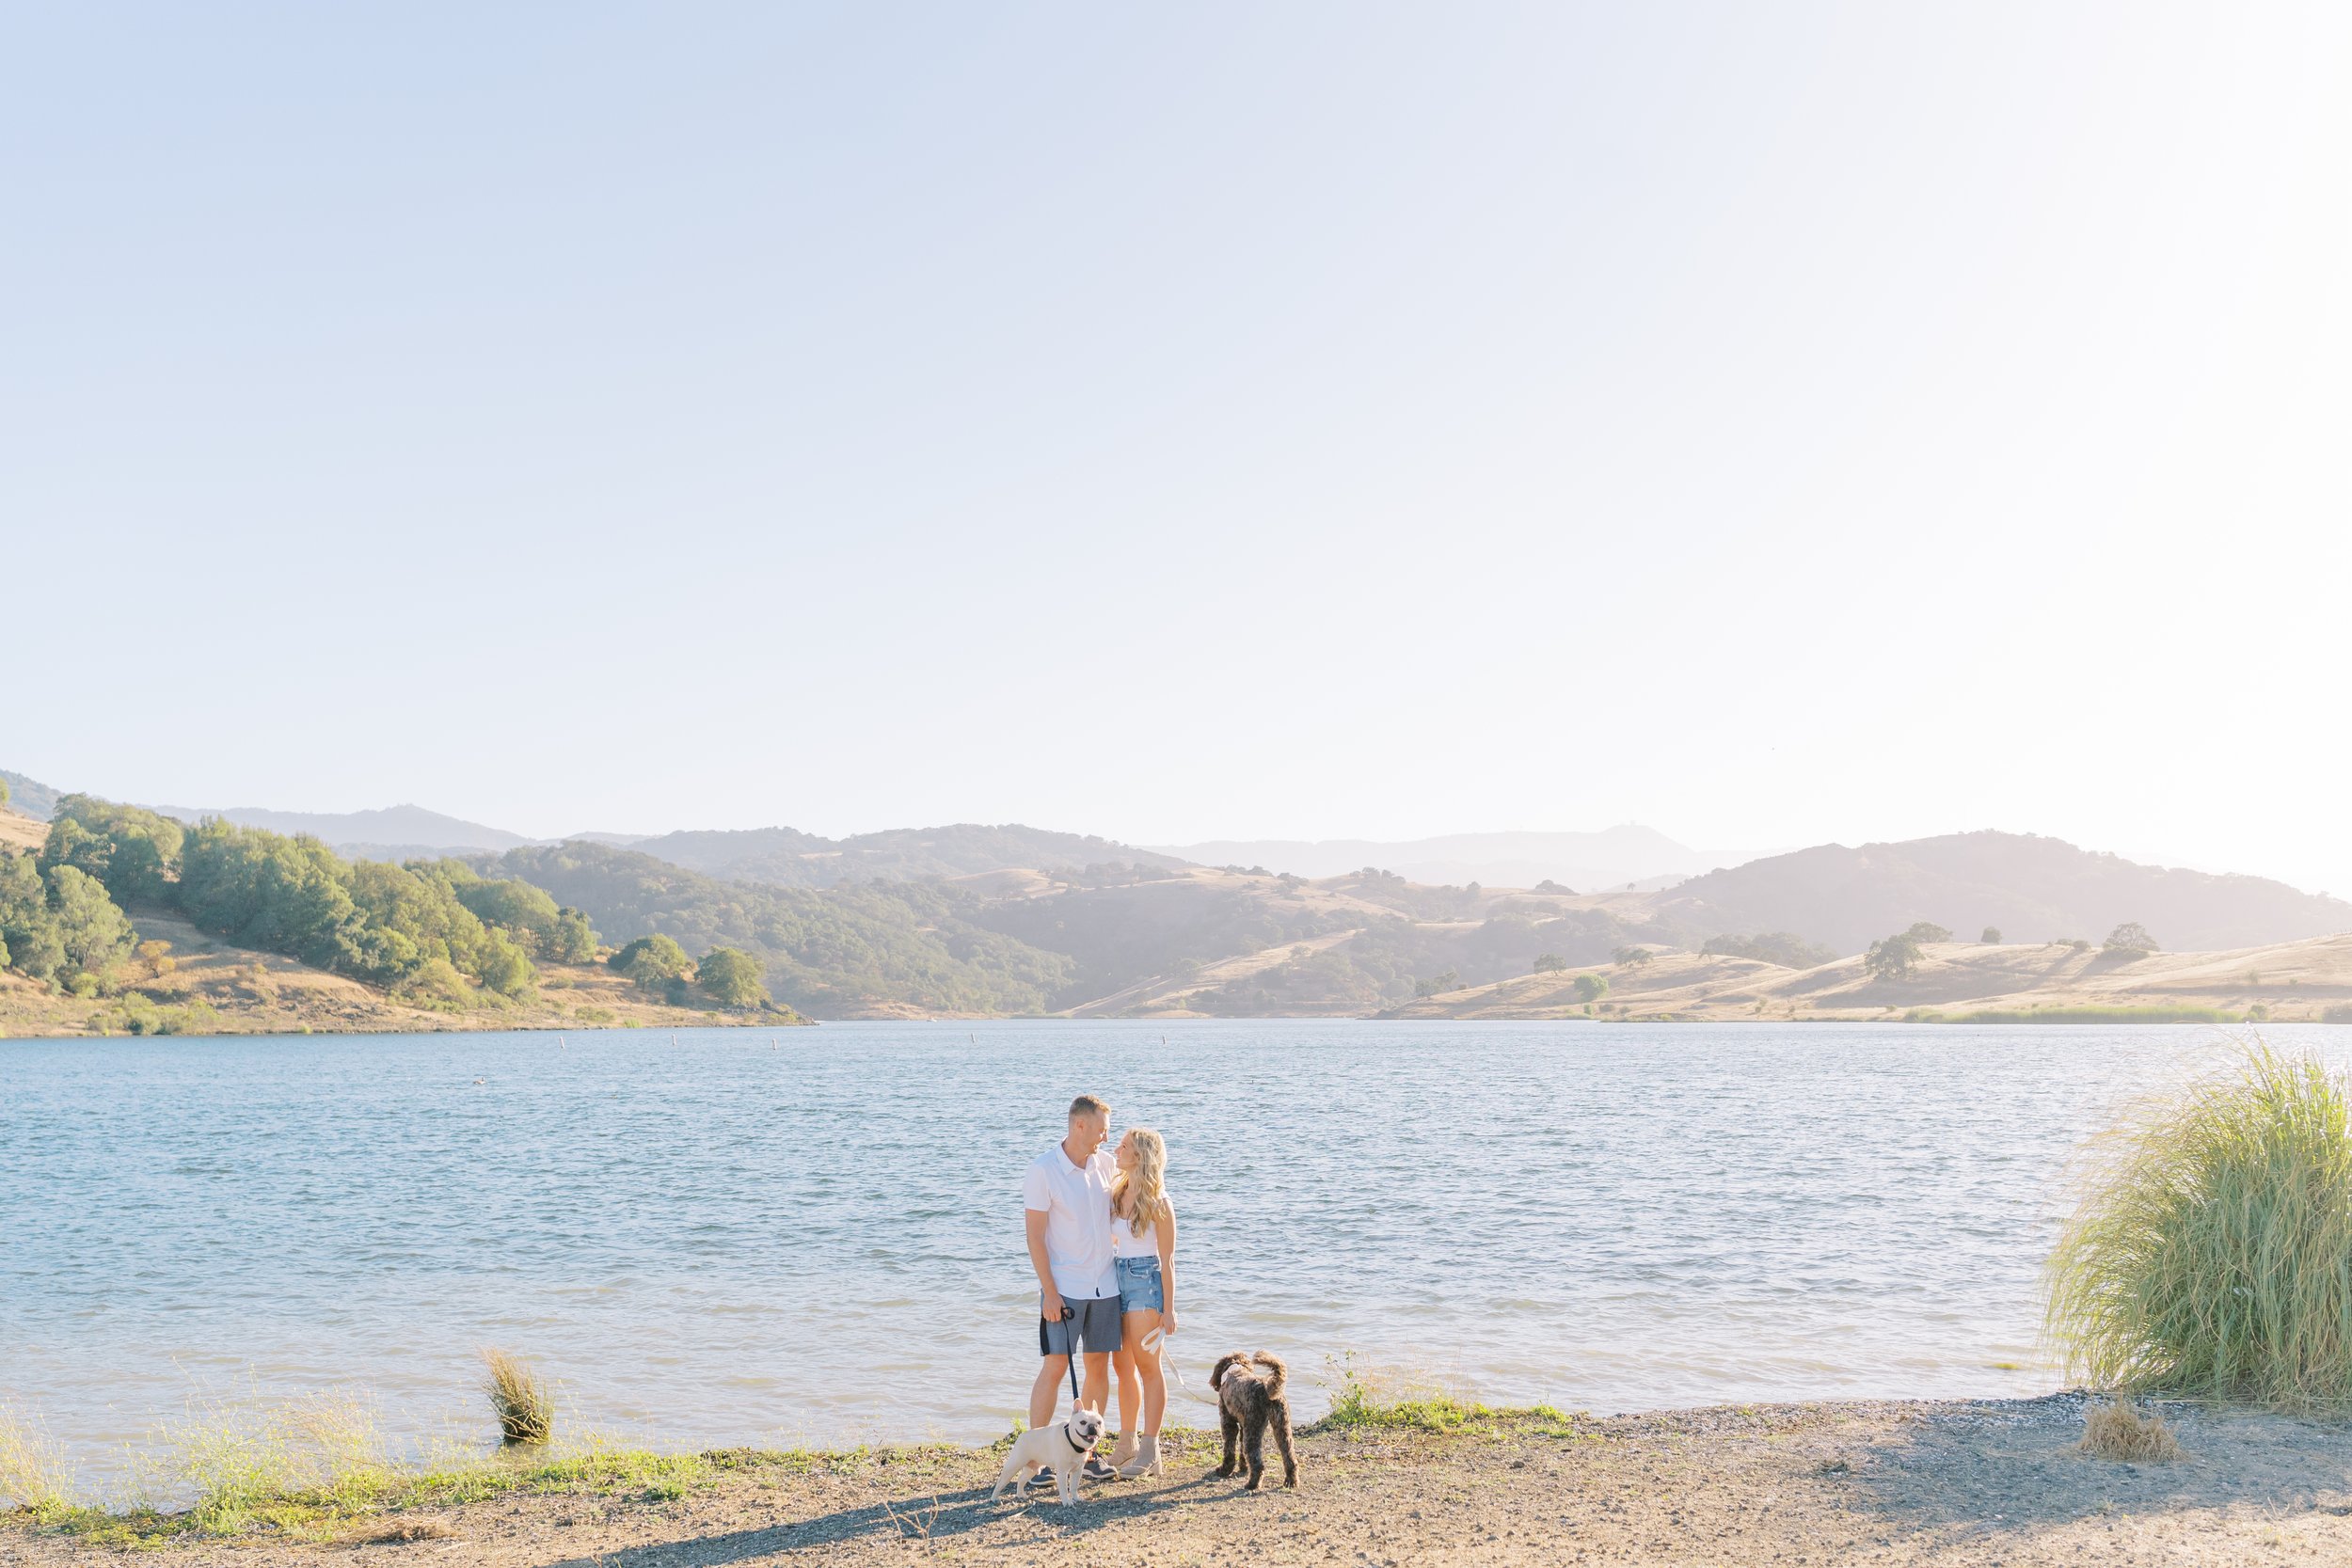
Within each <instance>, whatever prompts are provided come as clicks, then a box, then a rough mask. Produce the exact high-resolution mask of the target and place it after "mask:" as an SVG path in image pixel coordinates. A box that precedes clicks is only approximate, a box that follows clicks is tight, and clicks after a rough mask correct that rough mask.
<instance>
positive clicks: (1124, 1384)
mask: <svg viewBox="0 0 2352 1568" xmlns="http://www.w3.org/2000/svg"><path fill="white" fill-rule="evenodd" d="M1134 1315H1135V1314H1133V1313H1132V1312H1131V1313H1129V1314H1128V1316H1129V1317H1130V1318H1132V1317H1134ZM1137 1354H1138V1353H1137V1349H1136V1342H1135V1341H1134V1340H1133V1339H1130V1338H1127V1337H1126V1336H1125V1335H1124V1334H1121V1335H1120V1338H1119V1350H1118V1353H1117V1354H1114V1355H1113V1356H1112V1357H1111V1370H1113V1371H1115V1372H1117V1373H1118V1374H1119V1441H1118V1442H1117V1443H1116V1444H1114V1445H1113V1446H1112V1448H1111V1459H1110V1463H1111V1468H1112V1469H1114V1470H1116V1469H1117V1468H1119V1466H1120V1465H1124V1464H1126V1463H1127V1461H1129V1460H1130V1459H1133V1458H1134V1457H1135V1456H1136V1420H1137V1418H1140V1417H1142V1416H1143V1414H1144V1410H1145V1405H1144V1395H1143V1382H1142V1379H1141V1378H1140V1376H1139V1375H1138V1374H1137V1372H1136V1358H1137ZM1152 1370H1153V1371H1154V1372H1156V1371H1158V1370H1159V1365H1158V1363H1157V1361H1154V1362H1153V1363H1152ZM1153 1430H1154V1431H1156V1430H1157V1428H1154V1429H1153Z"/></svg>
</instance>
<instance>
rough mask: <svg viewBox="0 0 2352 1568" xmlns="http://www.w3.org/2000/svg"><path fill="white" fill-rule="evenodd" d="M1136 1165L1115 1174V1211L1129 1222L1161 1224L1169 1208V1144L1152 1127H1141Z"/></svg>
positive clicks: (1137, 1133) (1133, 1132)
mask: <svg viewBox="0 0 2352 1568" xmlns="http://www.w3.org/2000/svg"><path fill="white" fill-rule="evenodd" d="M1129 1136H1131V1137H1133V1138H1134V1139H1135V1140H1136V1168H1135V1169H1133V1170H1131V1171H1127V1170H1122V1171H1120V1173H1119V1174H1118V1175H1117V1176H1114V1177H1112V1178H1111V1212H1112V1213H1114V1214H1117V1215H1118V1216H1119V1217H1120V1219H1123V1220H1125V1221H1126V1222H1127V1223H1128V1224H1129V1225H1135V1226H1142V1225H1157V1224H1158V1223H1159V1221H1160V1216H1161V1215H1163V1214H1165V1213H1167V1212H1168V1187H1167V1184H1166V1181H1165V1178H1166V1177H1167V1175H1168V1144H1167V1141H1166V1140H1165V1139H1163V1138H1162V1137H1161V1136H1160V1135H1159V1134H1158V1133H1157V1132H1152V1129H1150V1128H1149V1127H1137V1128H1134V1129H1132V1130H1131V1131H1130V1132H1129Z"/></svg>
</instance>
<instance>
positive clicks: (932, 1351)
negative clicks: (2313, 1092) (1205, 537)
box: [0, 1021, 2347, 1474]
mask: <svg viewBox="0 0 2352 1568" xmlns="http://www.w3.org/2000/svg"><path fill="white" fill-rule="evenodd" d="M2346 1035H2347V1032H2346V1031H2343V1030H2328V1029H2319V1028H2303V1029H2296V1028H2273V1029H2272V1030H2270V1031H2269V1037H2270V1038H2271V1039H2272V1040H2273V1042H2274V1043H2279V1044H2285V1045H2294V1044H2298V1043H2306V1042H2334V1041H2342V1040H2344V1038H2345V1037H2346ZM2228 1050H2229V1042H2228V1041H2227V1040H2226V1039H2225V1038H2224V1037H2222V1036H2221V1035H2220V1034H2219V1033H2218V1032H2217V1031H2214V1030H2210V1029H2202V1028H2194V1027H2183V1028H2115V1029H2106V1028H2090V1027H2076V1028H2053V1029H2048V1030H2033V1029H2026V1028H1987V1029H1968V1028H1957V1027H1928V1026H1910V1027H1891V1026H1890V1027H1883V1028H1879V1027H1865V1026H1857V1025H1836V1024H1829V1025H1803V1024H1790V1025H1773V1024H1745V1025H1734V1026H1708V1025H1698V1024H1682V1025H1668V1026H1659V1025H1648V1026H1642V1025H1611V1024H1599V1023H1526V1024H1513V1023H1427V1022H1324V1021H1311V1022H1171V1023H1158V1022H1148V1023H1147V1022H989V1023H978V1024H964V1023H954V1024H947V1023H837V1024H827V1025H824V1026H822V1027H820V1028H816V1029H800V1030H788V1031H780V1032H778V1033H775V1034H773V1035H770V1034H767V1033H764V1032H757V1031H745V1030H709V1031H702V1032H693V1033H680V1034H678V1035H676V1036H675V1037H673V1036H671V1035H668V1034H666V1033H662V1034H657V1033H653V1032H649V1031H647V1032H640V1031H615V1032H609V1033H598V1034H583V1035H571V1036H567V1037H562V1038H561V1041H560V1043H559V1037H556V1036H552V1035H541V1034H528V1035H519V1034H518V1035H439V1036H422V1037H273V1038H228V1037H215V1038H196V1039H161V1040H135V1039H110V1040H79V1039H77V1040H36V1041H10V1042H0V1238H4V1242H0V1402H14V1403H15V1404H16V1405H17V1406H18V1407H19V1409H20V1411H21V1412H29V1413H30V1414H32V1415H34V1416H36V1417H38V1418H40V1420H41V1421H42V1422H43V1423H44V1424H45V1425H46V1427H47V1428H48V1430H49V1432H50V1433H52V1434H53V1435H55V1436H56V1437H57V1438H59V1439H61V1440H63V1441H64V1442H65V1443H67V1444H68V1445H69V1446H70V1447H71V1449H72V1450H73V1452H74V1453H75V1454H76V1455H77V1457H79V1458H80V1459H81V1460H82V1461H83V1463H84V1465H85V1466H86V1470H94V1471H96V1472H98V1473H101V1474H103V1473H104V1472H105V1471H106V1470H107V1468H108V1467H109V1465H110V1463H111V1462H110V1460H109V1457H108V1456H109V1455H119V1452H120V1451H121V1447H122V1445H123V1444H124V1443H125V1442H126V1441H129V1440H134V1439H137V1438H140V1437H141V1436H142V1435H143V1434H145V1433H150V1432H151V1430H152V1429H153V1428H154V1427H155V1426H156V1425H157V1423H158V1422H159V1421H164V1420H167V1419H169V1418H174V1417H176V1416H179V1415H181V1414H183V1412H184V1409H185V1407H186V1406H187V1405H188V1404H189V1402H191V1401H192V1400H194V1401H215V1400H230V1401H244V1400H252V1399H266V1398H272V1397H275V1396H278V1395H280V1394H289V1393H295V1392H300V1391H305V1390H319V1389H329V1388H335V1389H360V1390H365V1391H367V1392H369V1393H370V1394H372V1396H373V1399H374V1401H375V1402H376V1403H377V1405H378V1407H379V1409H380V1412H381V1414H382V1418H383V1419H384V1421H385V1423H386V1425H387V1426H388V1428H389V1429H390V1430H391V1431H393V1432H395V1433H403V1434H406V1435H408V1436H410V1437H417V1436H420V1435H421V1434H427V1433H448V1432H455V1433H469V1434H472V1435H479V1434H480V1433H481V1432H482V1431H483V1429H484V1427H485V1424H486V1423H485V1415H484V1413H483V1407H482V1403H481V1400H480V1396H479V1393H478V1389H477V1384H478V1381H479V1370H478V1366H477V1364H476V1362H475V1359H474V1356H475V1353H476V1351H477V1350H478V1349H479V1348H480V1347H483V1346H485V1345H498V1346H503V1347H506V1348H509V1349H512V1350H515V1351H517V1352H520V1353H522V1354H527V1355H529V1356H532V1357H534V1358H536V1359H537V1360H538V1361H539V1362H540V1363H541V1365H542V1366H543V1368H544V1369H545V1370H548V1372H550V1373H551V1374H552V1375H553V1376H554V1378H555V1379H556V1380H557V1381H558V1382H559V1384H560V1385H561V1386H562V1388H563V1390H564V1420H565V1421H566V1423H567V1424H568V1425H569V1426H570V1427H571V1428H572V1429H573V1430H574V1431H579V1430H581V1429H582V1428H595V1429H597V1430H600V1431H602V1432H605V1433H611V1434H612V1435H614V1436H616V1437H620V1438H626V1439H629V1440H644V1441H651V1442H655V1443H660V1444H670V1445H676V1446H702V1445H716V1444H732V1443H780V1442H792V1441H802V1440H806V1441H815V1442H833V1441H839V1440H845V1439H856V1438H862V1437H887V1438H914V1437H921V1436H926V1435H941V1436H947V1437H953V1438H959V1439H982V1440H984V1439H987V1438H991V1437H993V1436H996V1435H998V1434H1000V1433H1003V1432H1004V1431H1005V1429H1006V1427H1007V1426H1008V1424H1009V1422H1010V1420H1011V1419H1012V1418H1013V1417H1014V1416H1015V1415H1016V1414H1017V1413H1019V1412H1020V1411H1022V1409H1023V1408H1024V1406H1025V1402H1026V1390H1027V1386H1028V1383H1029V1379H1030V1377H1031V1376H1032V1375H1033V1373H1034V1370H1035V1366H1036V1361H1035V1338H1034V1329H1033V1326H1032V1324H1033V1322H1034V1319H1033V1313H1034V1311H1035V1306H1034V1303H1035V1294H1034V1286H1033V1283H1032V1280H1031V1276H1030V1275H1029V1271H1028V1266H1027V1261H1026V1258H1025V1253H1024V1251H1023V1247H1022V1240H1021V1237H1022V1220H1021V1207H1020V1196H1019V1195H1020V1178H1021V1172H1022V1167H1023V1165H1024V1164H1025V1163H1026V1162H1027V1161H1028V1160H1029V1159H1030V1158H1031V1157H1032V1156H1034V1155H1035V1154H1036V1153H1038V1152H1039V1151H1041V1150H1042V1149H1043V1148H1047V1147H1048V1146H1049V1145H1050V1144H1051V1143H1052V1142H1053V1141H1054V1140H1055V1139H1056V1138H1057V1136H1058V1135H1059V1133H1060V1131H1061V1113H1062V1109H1063V1107H1064V1106H1065V1105H1066V1104H1067V1102H1068V1101H1069V1099H1070V1097H1071V1095H1072V1094H1073V1093H1075V1092H1077V1091H1079V1090H1082V1089H1091V1090H1094V1091H1096V1092H1099V1093H1102V1094H1104V1096H1105V1097H1106V1098H1108V1099H1109V1100H1110V1101H1111V1102H1112V1104H1113V1106H1114V1117H1113V1126H1114V1129H1115V1130H1116V1129H1117V1128H1122V1127H1125V1126H1128V1125H1131V1124H1135V1123H1142V1124H1145V1125H1150V1126H1155V1127H1157V1128H1159V1129H1160V1130H1161V1131H1162V1132H1165V1133H1166V1135H1167V1137H1168V1147H1169V1151H1170V1166H1169V1186H1170V1190H1171V1193H1172V1194H1173V1196H1175V1197H1176V1199H1177V1202H1178V1205H1179V1212H1180V1215H1181V1218H1182V1239H1183V1245H1182V1249H1181V1251H1180V1254H1179V1259H1178V1261H1179V1266H1180V1271H1181V1278H1182V1285H1183V1291H1182V1297H1181V1300H1180V1304H1179V1305H1180V1310H1181V1312H1182V1317H1183V1321H1182V1325H1181V1326H1182V1332H1181V1333H1180V1334H1179V1335H1178V1337H1177V1338H1176V1339H1175V1341H1174V1344H1175V1345H1176V1347H1177V1348H1178V1350H1179V1351H1180V1353H1181V1362H1182V1364H1183V1366H1184V1371H1185V1375H1186V1376H1187V1377H1188V1378H1189V1379H1190V1380H1191V1382H1192V1384H1193V1386H1195V1387H1204V1386H1205V1375H1204V1374H1205V1372H1206V1370H1207V1368H1208V1364H1209V1362H1210V1361H1211V1360H1212V1359H1213V1358H1214V1357H1215V1356H1216V1354H1218V1353H1219V1352H1221V1351H1223V1350H1226V1349H1229V1348H1256V1347H1261V1346H1263V1347H1265V1348H1268V1349H1272V1350H1274V1351H1276V1352H1278V1353H1279V1354H1284V1355H1286V1356H1287V1358H1288V1359H1289V1360H1290V1362H1291V1364H1292V1366H1293V1368H1294V1369H1295V1370H1297V1371H1298V1372H1299V1373H1301V1374H1303V1375H1304V1377H1305V1378H1306V1379H1309V1380H1313V1379H1319V1378H1320V1377H1321V1376H1322V1375H1324V1373H1325V1370H1326V1368H1327V1357H1331V1356H1336V1355H1341V1354H1345V1353H1350V1352H1352V1353H1354V1354H1355V1355H1356V1357H1357V1359H1358V1361H1359V1364H1364V1365H1368V1366H1371V1367H1375V1368H1384V1369H1403V1370H1407V1371H1410V1372H1413V1373H1416V1374H1420V1375H1422V1376H1427V1377H1434V1378H1436V1379H1438V1380H1439V1381H1442V1382H1447V1383H1450V1384H1452V1385H1454V1386H1457V1387H1462V1388H1466V1389H1469V1390H1470V1391H1474V1392H1476V1393H1478V1394H1480V1395H1483V1396H1485V1397H1486V1398H1489V1399H1497V1400H1504V1401H1510V1402H1529V1401H1536V1400H1542V1401H1547V1402H1551V1403H1553V1404H1557V1405H1560V1406H1562V1407H1564V1408H1570V1409H1574V1408H1589V1409H1594V1410H1603V1411H1607V1410H1622V1409H1634V1408H1643V1407H1650V1406H1660V1405H1677V1404H1691V1403H1701V1402H1719V1401H1747V1400H1763V1399H1783V1398H1825V1397H1833V1396H1859V1395H1921V1396H1924V1395H1966V1394H2004V1393H2029V1392H2034V1391H2038V1390H2042V1389H2046V1388H2049V1387H2051V1386H2055V1384H2056V1382H2057V1375H2056V1373H2055V1371H2054V1370H2051V1369H2049V1368H2048V1367H2046V1366H2044V1365H2042V1363H2041V1362H2040V1360H2039V1358H2038V1356H2037V1351H2036V1330H2037V1324H2038V1321H2039V1319H2038V1312H2039V1307H2038V1300H2037V1284H2038V1273H2037V1271H2038V1269H2039V1265H2040V1262H2041V1259H2042V1256H2043V1255H2044V1253H2045V1252H2046V1250H2047V1248H2048V1244H2049V1242H2050V1239H2051V1237H2052V1235H2053V1233H2054V1230H2055V1227H2056V1223H2057V1220H2058V1216H2059V1214H2060V1212H2062V1209H2063V1207H2064V1204H2063V1198H2064V1177H2065V1172H2066V1170H2067V1167H2068V1164H2069V1161H2070V1160H2071V1159H2072V1158H2073V1157H2074V1155H2075V1153H2076V1151H2077V1149H2078V1148H2079V1146H2080V1144H2081V1141H2082V1140H2083V1138H2084V1137H2085V1136H2086V1135H2087V1134H2089V1133H2090V1132H2093V1131H2095V1130H2097V1129H2098V1128H2100V1127H2102V1126H2103V1125H2105V1124H2106V1123H2107V1122H2108V1121H2109V1120H2110V1119H2111V1118H2112V1117H2114V1115H2115V1114H2116V1113H2117V1112H2118V1110H2119V1109H2120V1108H2122V1106H2123V1105H2124V1104H2125V1103H2126V1102H2127V1101H2128V1100H2129V1098H2130V1097H2131V1096H2132V1095H2133V1094H2135V1093H2137V1092H2139V1091H2141V1090H2143V1089H2145V1088H2146V1087H2148V1086H2150V1085H2157V1084H2161V1083H2165V1082H2169V1081H2171V1080H2174V1079H2176V1078H2178V1077H2179V1076H2181V1075H2182V1074H2184V1073H2185V1072H2187V1071H2190V1070H2193V1069H2196V1068H2198V1067H2200V1066H2204V1065H2210V1064H2211V1063H2212V1062H2213V1061H2215V1060H2216V1059H2217V1057H2218V1056H2220V1055H2222V1054H2225V1053H2227V1051H2228ZM1303 1392H1304V1394H1305V1399H1304V1403H1305V1405H1306V1407H1307V1410H1308V1411H1311V1410H1313V1409H1316V1408H1319V1407H1320V1406H1321V1404H1322V1402H1323V1400H1324V1396H1323V1394H1322V1392H1321V1389H1320V1387H1319V1386H1309V1387H1307V1388H1306V1389H1304V1390H1303ZM1184 1408H1185V1402H1184V1400H1183V1398H1182V1396H1181V1395H1179V1396H1177V1397H1176V1410H1175V1412H1174V1413H1176V1414H1182V1413H1183V1411H1184ZM1191 1414H1192V1417H1193V1418H1196V1419H1199V1418H1205V1416H1206V1414H1207V1413H1206V1411H1205V1409H1204V1408H1202V1407H1198V1406H1194V1407H1191Z"/></svg>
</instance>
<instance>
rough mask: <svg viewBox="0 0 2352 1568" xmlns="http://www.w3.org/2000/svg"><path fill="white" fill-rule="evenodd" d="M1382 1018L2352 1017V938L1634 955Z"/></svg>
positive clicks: (1431, 1001) (1519, 978) (1403, 1006)
mask: <svg viewBox="0 0 2352 1568" xmlns="http://www.w3.org/2000/svg"><path fill="white" fill-rule="evenodd" d="M1588 975H1589V976H1591V977H1592V979H1594V980H1597V981H1605V982H1606V983H1607V984H1606V989H1605V990H1602V991H1601V992H1600V993H1599V994H1598V995H1597V996H1596V995H1591V994H1589V993H1588V990H1585V989H1580V987H1579V983H1578V982H1579V981H1580V980H1581V979H1583V978H1584V977H1585V976H1588ZM1382 1016H1384V1017H1389V1018H1471V1019H1476V1018H1486V1019H1550V1018H1602V1019H1620V1020H1633V1021H1641V1020H1682V1021H1690V1020H1712V1021H1719V1022H1737V1021H1744V1022H1788V1021H1791V1020H1822V1019H1836V1020H1845V1021H1880V1022H1883V1021H1887V1020H1895V1019H1900V1020H1905V1021H1909V1022H2032V1021H2034V1020H2036V1019H2041V1020H2044V1021H2046V1022H2053V1023H2061V1022H2161V1021H2162V1020H2164V1019H2165V1018H2167V1017H2169V1018H2172V1019H2175V1020H2180V1021H2184V1022H2187V1021H2201V1020H2202V1021H2210V1022H2232V1021H2245V1020H2252V1021H2256V1022H2259V1021H2262V1020H2264V1019H2270V1020H2275V1021H2278V1022H2316V1021H2328V1020H2333V1021H2336V1022H2352V935H2344V936H2327V937H2307V938H2304V939H2302V940H2300V941H2296V942H2273V943H2269V944H2266V945H2264V946H2259V947H2243V948H2237V949H2233V950H2230V951H2224V952H2206V953H2151V954H2145V955H2137V956H2135V955H2126V954H2116V953H2103V952H2101V951H2100V950H2099V949H2098V948H2096V947H2075V946H2074V945H2073V944H2071V943H2067V942H2033V943H2024V942H2013V943H2006V944H1998V943H1980V942H1930V943H1928V944H1927V945H1926V947H1925V948H1924V949H1923V950H1922V955H1921V958H1920V959H1919V962H1918V964H1917V966H1916V967H1915V970H1914V972H1913V973H1912V974H1911V975H1910V976H1909V977H1908V978H1902V979H1893V978H1885V977H1882V976H1879V975H1875V974H1871V973H1870V971H1869V969H1868V967H1867V965H1866V964H1865V963H1864V962H1863V960H1862V959H1860V958H1840V959H1838V960H1836V962H1834V963H1827V964H1821V965H1819V966H1817V967H1815V968H1812V969H1802V970H1800V969H1787V968H1783V967H1780V966H1778V965H1775V964H1769V963H1758V962H1756V960H1754V959H1750V958H1730V957H1724V956H1720V955H1709V954H1698V953H1654V954H1650V955H1648V956H1646V957H1645V958H1642V959H1640V960H1639V961H1637V962H1632V963H1624V962H1613V963H1609V964H1603V965H1597V966H1591V967H1589V968H1581V969H1577V970H1571V971H1566V972H1563V973H1558V974H1518V975H1513V976H1511V977H1510V978H1508V979H1503V980H1498V981H1494V982H1491V983H1489V984H1486V985H1483V986H1464V987H1462V988H1460V989H1458V990H1452V991H1447V992H1444V993H1441V994H1438V995H1433V996H1426V997H1417V998H1415V999H1413V1000H1412V1001H1409V1002H1405V1003H1400V1004H1399V1005H1398V1006H1395V1007H1393V1008H1391V1009H1390V1010H1389V1011H1388V1012H1386V1013H1384V1014H1383V1015H1382Z"/></svg>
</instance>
